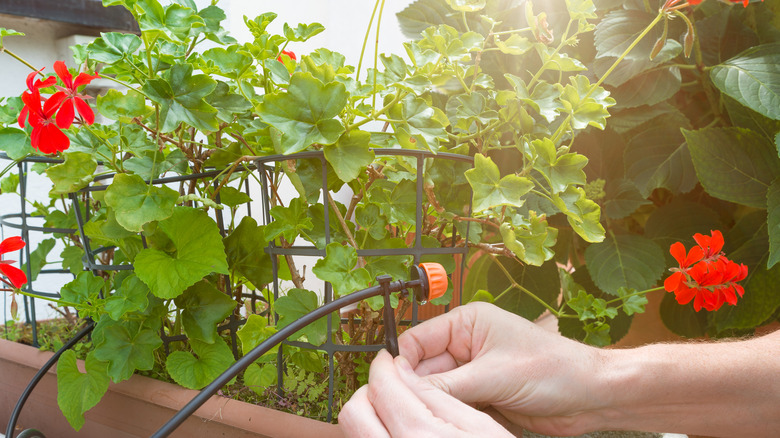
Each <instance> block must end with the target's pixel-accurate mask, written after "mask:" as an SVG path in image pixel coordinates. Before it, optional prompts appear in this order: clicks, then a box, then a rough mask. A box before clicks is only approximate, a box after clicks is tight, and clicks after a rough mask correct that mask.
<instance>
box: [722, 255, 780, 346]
mask: <svg viewBox="0 0 780 438" xmlns="http://www.w3.org/2000/svg"><path fill="white" fill-rule="evenodd" d="M778 281H780V266H774V267H773V268H771V269H766V268H765V267H764V263H760V264H759V265H758V266H756V267H754V268H753V271H752V272H751V273H750V276H749V278H748V281H747V284H745V285H744V286H745V296H744V297H742V298H740V299H739V301H737V305H736V306H729V305H724V306H723V308H721V309H720V310H718V311H717V312H716V315H715V326H716V330H717V331H718V332H723V331H725V330H729V329H752V328H754V327H757V326H759V325H761V324H763V323H766V322H767V321H769V320H770V318H772V316H773V315H776V314H777V313H776V312H777V310H778V309H780V294H779V293H777V287H776V285H777V282H778Z"/></svg>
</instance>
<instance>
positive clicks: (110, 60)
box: [87, 32, 141, 64]
mask: <svg viewBox="0 0 780 438" xmlns="http://www.w3.org/2000/svg"><path fill="white" fill-rule="evenodd" d="M139 47H141V38H139V37H138V35H134V34H132V33H119V32H106V33H101V34H100V38H98V39H96V40H95V41H93V42H91V43H90V44H89V45H88V46H87V53H89V57H90V59H94V60H95V61H99V62H104V63H106V64H116V63H117V62H119V61H121V60H122V59H125V58H130V57H131V56H132V55H133V53H135V51H136V50H138V48H139Z"/></svg>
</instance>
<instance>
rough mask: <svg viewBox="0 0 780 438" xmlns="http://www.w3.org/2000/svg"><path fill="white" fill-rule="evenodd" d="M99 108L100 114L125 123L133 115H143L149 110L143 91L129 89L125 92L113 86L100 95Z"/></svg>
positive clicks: (129, 120)
mask: <svg viewBox="0 0 780 438" xmlns="http://www.w3.org/2000/svg"><path fill="white" fill-rule="evenodd" d="M97 108H98V111H99V112H100V114H102V115H104V116H106V117H108V118H109V119H112V120H118V121H121V122H123V123H129V122H131V121H132V119H133V117H140V116H143V115H144V114H146V113H147V112H148V111H149V108H148V107H147V106H146V99H144V96H143V95H142V94H141V93H138V92H136V91H131V90H129V91H128V92H127V94H123V93H122V92H120V91H119V90H115V89H113V88H111V89H109V90H108V91H107V92H106V94H102V95H100V96H98V98H97Z"/></svg>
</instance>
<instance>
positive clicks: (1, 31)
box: [0, 27, 24, 49]
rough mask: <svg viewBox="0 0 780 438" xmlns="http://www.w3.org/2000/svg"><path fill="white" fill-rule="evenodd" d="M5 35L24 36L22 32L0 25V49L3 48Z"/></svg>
mask: <svg viewBox="0 0 780 438" xmlns="http://www.w3.org/2000/svg"><path fill="white" fill-rule="evenodd" d="M7 36H24V33H22V32H17V31H15V30H13V29H7V28H5V27H0V49H2V48H3V44H4V43H3V39H4V38H5V37H7Z"/></svg>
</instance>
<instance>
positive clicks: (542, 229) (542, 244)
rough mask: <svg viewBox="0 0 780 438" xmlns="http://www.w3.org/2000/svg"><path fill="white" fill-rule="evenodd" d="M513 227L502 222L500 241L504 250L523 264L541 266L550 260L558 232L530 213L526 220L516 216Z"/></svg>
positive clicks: (553, 253) (533, 213)
mask: <svg viewBox="0 0 780 438" xmlns="http://www.w3.org/2000/svg"><path fill="white" fill-rule="evenodd" d="M513 222H514V224H513V226H512V225H510V224H509V223H506V222H504V223H503V224H501V228H500V232H501V239H502V240H503V242H504V245H505V246H506V248H507V249H508V250H510V251H512V252H513V253H515V255H516V256H517V257H518V258H519V259H520V260H522V261H523V262H525V263H528V264H530V265H534V266H541V265H542V263H544V262H546V261H547V260H550V259H551V258H552V257H553V256H554V255H555V252H554V251H553V250H552V247H553V246H554V245H555V240H556V237H557V236H558V230H556V229H555V228H552V227H549V226H548V225H547V221H546V220H545V219H543V218H540V217H538V216H537V215H536V213H535V212H531V213H530V214H529V215H528V218H525V217H520V216H517V217H515V218H514V219H513Z"/></svg>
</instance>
